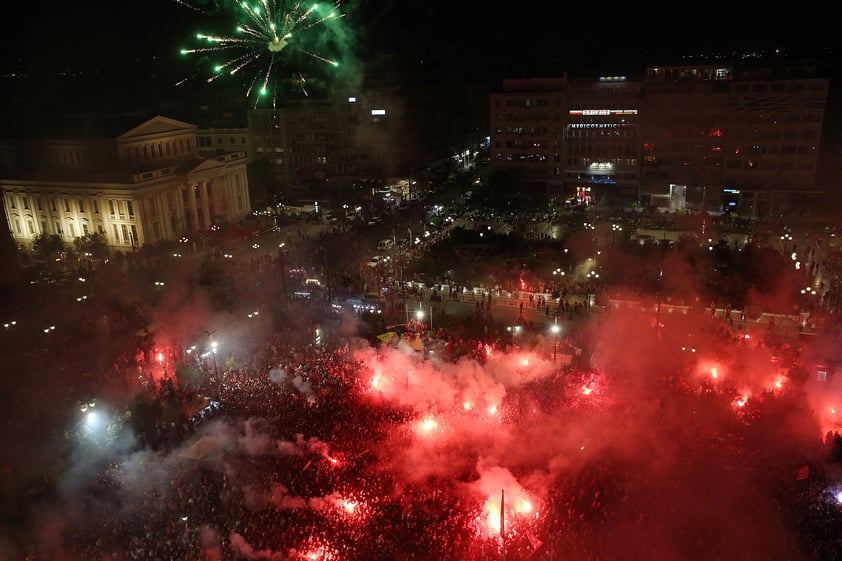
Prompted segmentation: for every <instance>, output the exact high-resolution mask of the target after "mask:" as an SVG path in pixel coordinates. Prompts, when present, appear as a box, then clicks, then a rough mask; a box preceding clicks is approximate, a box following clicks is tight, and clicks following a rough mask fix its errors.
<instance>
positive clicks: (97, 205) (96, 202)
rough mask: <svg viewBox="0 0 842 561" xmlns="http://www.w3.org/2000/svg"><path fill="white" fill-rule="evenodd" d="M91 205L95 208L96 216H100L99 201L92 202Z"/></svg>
mask: <svg viewBox="0 0 842 561" xmlns="http://www.w3.org/2000/svg"><path fill="white" fill-rule="evenodd" d="M91 205H92V206H93V207H94V214H99V201H98V200H96V199H94V200H93V201H91Z"/></svg>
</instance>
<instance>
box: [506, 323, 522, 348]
mask: <svg viewBox="0 0 842 561" xmlns="http://www.w3.org/2000/svg"><path fill="white" fill-rule="evenodd" d="M506 329H507V330H508V331H509V333H511V334H512V346H513V347H514V346H515V335H517V334H518V333H520V326H519V325H510V326H509V327H507V328H506Z"/></svg>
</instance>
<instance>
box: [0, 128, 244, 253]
mask: <svg viewBox="0 0 842 561" xmlns="http://www.w3.org/2000/svg"><path fill="white" fill-rule="evenodd" d="M129 121H132V125H129V124H128V122H129ZM92 127H93V128H92ZM113 127H117V128H113ZM85 132H89V134H84V133H85ZM197 148H198V147H197V139H196V126H195V125H192V124H189V123H185V122H181V121H177V120H174V119H170V118H166V117H161V116H158V117H155V118H152V119H148V120H145V119H144V120H143V121H142V122H140V123H138V122H137V118H134V119H129V120H123V119H119V120H115V119H105V118H103V119H94V120H93V121H92V122H91V121H86V122H84V123H82V122H78V123H76V124H75V125H74V126H73V127H71V128H70V129H69V132H68V133H65V134H62V135H60V136H57V137H56V136H51V135H46V136H41V137H38V138H29V139H22V138H15V139H7V140H5V141H3V142H0V189H1V190H2V193H3V204H4V210H5V216H6V220H7V222H8V225H9V230H10V231H11V234H12V238H13V239H14V241H15V243H16V244H17V246H18V247H20V248H23V249H29V248H30V247H31V244H32V242H33V241H34V240H35V238H36V237H37V236H39V235H43V234H46V235H58V236H60V237H61V239H62V240H63V241H65V242H66V243H70V242H72V241H73V240H74V239H75V238H77V237H82V236H85V235H87V234H92V233H99V234H101V235H102V236H104V238H105V240H106V242H107V244H108V246H109V247H110V248H111V249H112V250H122V251H126V250H132V249H136V248H139V247H141V246H143V245H145V244H154V243H156V242H159V241H162V240H175V239H179V238H180V237H182V236H185V235H188V236H189V235H193V234H195V233H197V232H199V231H201V230H207V229H209V228H211V227H212V226H214V225H219V224H222V223H225V222H236V221H238V220H240V219H241V218H243V217H245V216H246V215H248V214H249V213H250V212H251V206H250V201H249V191H248V178H247V173H246V164H245V161H246V160H245V155H244V154H243V153H242V152H226V153H224V154H221V155H219V156H216V157H213V158H201V157H199V156H198V155H197Z"/></svg>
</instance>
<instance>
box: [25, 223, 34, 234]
mask: <svg viewBox="0 0 842 561" xmlns="http://www.w3.org/2000/svg"><path fill="white" fill-rule="evenodd" d="M26 225H27V226H28V227H29V235H30V236H34V235H35V223H34V222H32V220H27V221H26Z"/></svg>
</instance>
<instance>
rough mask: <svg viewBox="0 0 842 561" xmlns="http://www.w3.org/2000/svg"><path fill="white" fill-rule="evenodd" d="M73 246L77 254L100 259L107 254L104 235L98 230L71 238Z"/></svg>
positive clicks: (106, 256)
mask: <svg viewBox="0 0 842 561" xmlns="http://www.w3.org/2000/svg"><path fill="white" fill-rule="evenodd" d="M73 247H74V248H75V249H76V252H77V253H78V254H79V255H82V256H85V257H88V258H90V259H94V260H96V261H102V260H104V259H106V258H108V256H109V252H108V244H107V243H106V241H105V236H103V235H102V234H100V233H98V232H94V233H92V234H87V235H85V236H80V237H78V238H75V239H74V240H73Z"/></svg>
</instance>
